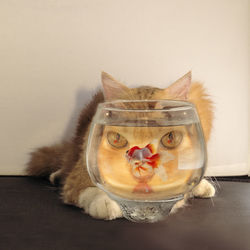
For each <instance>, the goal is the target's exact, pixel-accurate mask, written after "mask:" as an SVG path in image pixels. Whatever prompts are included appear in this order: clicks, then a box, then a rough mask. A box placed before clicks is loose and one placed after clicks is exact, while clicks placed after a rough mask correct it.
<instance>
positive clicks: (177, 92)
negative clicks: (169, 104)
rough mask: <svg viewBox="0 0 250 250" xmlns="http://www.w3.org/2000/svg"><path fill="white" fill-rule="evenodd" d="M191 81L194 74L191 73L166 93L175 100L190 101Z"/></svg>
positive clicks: (172, 85)
mask: <svg viewBox="0 0 250 250" xmlns="http://www.w3.org/2000/svg"><path fill="white" fill-rule="evenodd" d="M191 81H192V72H191V71H189V72H188V73H187V74H185V75H184V76H183V77H181V78H180V79H178V80H177V81H176V82H174V83H173V84H171V85H170V86H169V87H168V88H166V89H165V91H166V92H167V93H169V94H170V95H171V96H172V97H174V98H177V99H181V100H186V99H188V94H189V91H190V86H191Z"/></svg>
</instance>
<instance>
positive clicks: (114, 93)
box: [102, 72, 129, 101]
mask: <svg viewBox="0 0 250 250" xmlns="http://www.w3.org/2000/svg"><path fill="white" fill-rule="evenodd" d="M102 85H103V93H104V97H105V100H106V101H107V100H116V99H121V98H122V97H123V98H124V96H126V95H128V93H129V88H128V87H126V86H125V85H123V84H122V83H120V82H118V81H117V80H115V79H114V78H113V77H112V76H111V75H109V74H108V73H106V72H102Z"/></svg>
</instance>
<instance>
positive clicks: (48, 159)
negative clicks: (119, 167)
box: [26, 72, 215, 220]
mask: <svg viewBox="0 0 250 250" xmlns="http://www.w3.org/2000/svg"><path fill="white" fill-rule="evenodd" d="M102 83H103V90H104V91H103V92H102V91H99V92H98V93H96V95H95V96H93V98H92V100H91V102H90V103H89V104H88V105H86V107H85V108H84V109H83V111H82V112H81V114H80V117H79V120H78V125H77V128H76V132H75V135H74V137H73V138H72V140H70V141H69V142H63V143H60V144H57V145H53V146H50V147H42V148H40V149H38V150H37V151H35V152H33V153H32V154H31V159H30V161H29V163H28V165H27V169H26V172H27V174H28V175H30V176H40V177H47V178H49V179H50V181H51V183H52V184H56V183H60V185H61V187H62V190H61V197H62V200H63V202H64V203H66V204H72V205H75V206H78V207H80V208H83V209H84V211H85V213H88V214H90V215H91V216H93V217H94V218H100V219H108V220H111V219H115V218H118V217H121V216H122V213H121V210H120V208H119V206H118V205H117V204H116V202H114V201H112V200H111V199H110V198H109V197H108V196H107V195H106V194H105V193H104V192H103V191H101V190H99V189H97V188H96V187H94V186H93V183H92V182H91V180H90V178H89V176H88V173H87V169H86V160H85V152H86V147H87V137H88V133H89V126H90V123H91V120H92V117H93V116H94V114H95V112H96V108H97V105H98V103H100V102H103V101H104V100H114V99H128V100H134V99H137V100H144V99H175V100H178V99H181V100H183V99H184V100H188V101H190V102H192V103H194V104H195V105H196V107H197V111H198V113H199V116H200V120H201V124H202V127H203V131H204V135H205V139H206V141H208V139H209V137H210V133H211V128H212V120H213V105H212V102H211V100H210V99H209V97H208V95H207V94H206V92H205V90H204V88H203V86H202V85H201V84H200V83H198V82H194V83H192V84H191V72H189V73H187V74H186V75H185V76H183V77H182V78H180V79H179V80H177V81H176V82H175V83H173V84H172V85H171V86H169V87H167V88H166V89H159V88H154V87H145V86H143V87H138V88H132V89H131V88H128V87H126V86H125V85H123V84H121V83H119V82H118V81H116V80H115V79H114V78H113V77H111V76H110V75H108V74H107V73H104V72H103V73H102ZM214 194H215V189H214V187H213V186H212V184H210V183H209V182H208V181H206V180H205V179H203V180H202V181H201V183H200V184H199V185H198V186H197V187H196V188H195V189H194V190H193V193H192V194H187V195H186V196H185V199H184V200H182V201H180V202H178V203H177V204H176V205H175V206H174V207H173V209H172V212H176V211H177V210H178V209H179V208H180V207H183V206H184V205H185V201H186V200H187V199H188V198H189V197H190V196H197V197H202V198H209V197H212V196H214Z"/></svg>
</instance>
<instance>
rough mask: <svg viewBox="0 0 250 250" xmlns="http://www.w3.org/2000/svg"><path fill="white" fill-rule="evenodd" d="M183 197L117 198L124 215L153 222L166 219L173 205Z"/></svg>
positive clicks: (141, 220)
mask: <svg viewBox="0 0 250 250" xmlns="http://www.w3.org/2000/svg"><path fill="white" fill-rule="evenodd" d="M181 199H183V196H178V197H175V198H172V199H169V200H164V201H133V200H125V199H116V201H117V202H118V204H119V205H120V207H121V209H122V212H123V216H124V217H125V218H126V219H128V220H130V221H133V222H142V223H153V222H157V221H161V220H164V219H165V218H166V217H167V216H168V215H169V213H170V211H171V209H172V207H173V205H174V204H175V203H176V202H177V201H179V200H181Z"/></svg>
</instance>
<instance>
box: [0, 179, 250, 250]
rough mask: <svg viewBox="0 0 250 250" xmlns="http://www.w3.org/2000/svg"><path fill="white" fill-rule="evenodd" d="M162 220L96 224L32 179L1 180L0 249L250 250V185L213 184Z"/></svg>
mask: <svg viewBox="0 0 250 250" xmlns="http://www.w3.org/2000/svg"><path fill="white" fill-rule="evenodd" d="M217 188H218V189H219V190H218V193H217V195H216V197H214V198H213V199H193V200H192V201H191V202H190V205H189V206H188V207H186V208H185V209H184V210H182V211H180V212H179V213H177V214H175V215H172V216H170V217H168V218H167V219H166V220H165V221H162V222H159V223H154V224H137V223H133V222H130V221H127V220H125V219H117V220H114V221H104V220H95V219H93V218H91V217H89V216H88V215H86V214H84V213H82V211H81V210H80V209H78V208H76V207H73V206H67V205H64V204H63V203H62V202H61V201H60V199H59V196H58V191H57V189H56V188H54V187H51V186H50V185H49V183H48V182H47V181H45V180H41V179H34V178H30V177H0V200H1V202H0V249H1V250H11V249H15V250H16V249H17V250H18V249H25V250H29V249H32V250H40V249H55V250H57V249H60V250H63V249H67V250H68V249H69V250H73V249H86V250H88V249H108V250H112V249H136V250H140V249H143V250H148V249H171V250H175V249H181V250H183V249H190V250H196V249H197V250H203V249H213V250H216V249H219V250H223V249H225V250H230V249H235V250H236V249H237V250H245V249H250V183H244V182H228V181H227V182H225V181H219V182H218V183H217Z"/></svg>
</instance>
